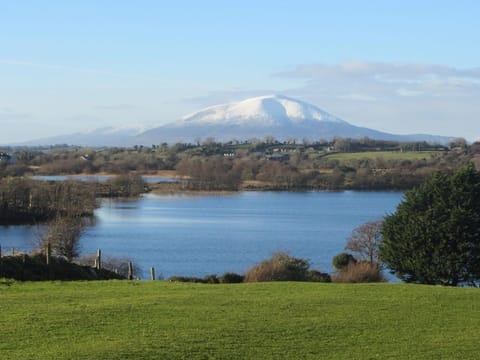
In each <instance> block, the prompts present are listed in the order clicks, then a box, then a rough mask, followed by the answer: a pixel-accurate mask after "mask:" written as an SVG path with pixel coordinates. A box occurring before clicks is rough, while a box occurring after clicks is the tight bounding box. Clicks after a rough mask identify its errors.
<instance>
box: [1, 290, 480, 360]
mask: <svg viewBox="0 0 480 360" xmlns="http://www.w3.org/2000/svg"><path fill="white" fill-rule="evenodd" d="M479 334H480V289H463V288H441V287H433V286H415V285H394V284H373V285H366V284H365V285H360V284H359V285H354V284H349V285H344V284H318V283H254V284H232V285H205V284H185V283H168V282H129V281H98V282H63V283H62V282H53V283H49V282H40V283H13V284H10V285H8V284H6V283H5V282H0V337H1V339H0V358H1V359H178V358H184V359H478V358H479V353H480V350H479V347H478V336H479Z"/></svg>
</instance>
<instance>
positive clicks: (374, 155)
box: [327, 151, 442, 160]
mask: <svg viewBox="0 0 480 360" xmlns="http://www.w3.org/2000/svg"><path fill="white" fill-rule="evenodd" d="M441 153H442V152H441V151H404V152H401V151H364V152H354V153H349V152H345V153H343V152H342V153H335V154H331V155H327V157H328V158H329V159H336V160H360V159H384V160H422V159H431V158H432V157H434V156H436V155H439V154H441Z"/></svg>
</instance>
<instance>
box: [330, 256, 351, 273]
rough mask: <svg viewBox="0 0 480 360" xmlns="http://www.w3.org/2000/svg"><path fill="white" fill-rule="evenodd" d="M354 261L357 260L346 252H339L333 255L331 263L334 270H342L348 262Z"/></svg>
mask: <svg viewBox="0 0 480 360" xmlns="http://www.w3.org/2000/svg"><path fill="white" fill-rule="evenodd" d="M356 262H357V260H355V258H354V257H353V255H351V254H348V253H340V254H337V255H335V256H334V257H333V260H332V265H333V267H334V268H335V269H336V270H344V269H345V268H346V267H347V266H348V264H350V263H356Z"/></svg>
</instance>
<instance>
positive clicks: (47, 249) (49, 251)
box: [45, 242, 52, 265]
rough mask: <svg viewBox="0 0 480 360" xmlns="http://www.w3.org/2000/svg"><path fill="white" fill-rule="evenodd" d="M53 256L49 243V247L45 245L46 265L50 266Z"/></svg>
mask: <svg viewBox="0 0 480 360" xmlns="http://www.w3.org/2000/svg"><path fill="white" fill-rule="evenodd" d="M51 256H52V246H51V245H50V243H49V242H48V243H47V245H45V263H46V264H47V265H50V257H51Z"/></svg>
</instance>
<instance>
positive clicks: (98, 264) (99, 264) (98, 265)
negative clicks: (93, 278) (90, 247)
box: [95, 249, 102, 270]
mask: <svg viewBox="0 0 480 360" xmlns="http://www.w3.org/2000/svg"><path fill="white" fill-rule="evenodd" d="M95 265H96V266H95V267H96V268H97V270H100V269H101V268H102V250H100V249H98V250H97V261H96V263H95Z"/></svg>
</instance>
